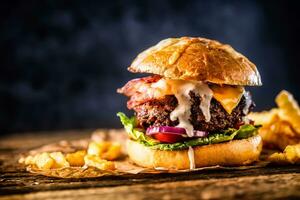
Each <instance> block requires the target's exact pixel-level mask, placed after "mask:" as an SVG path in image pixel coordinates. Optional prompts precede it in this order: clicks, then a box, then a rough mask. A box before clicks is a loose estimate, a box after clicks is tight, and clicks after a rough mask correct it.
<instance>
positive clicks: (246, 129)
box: [117, 112, 260, 151]
mask: <svg viewBox="0 0 300 200" xmlns="http://www.w3.org/2000/svg"><path fill="white" fill-rule="evenodd" d="M117 116H118V117H119V118H120V120H121V123H122V124H123V126H124V128H125V131H126V132H127V134H128V136H129V137H130V138H131V139H133V140H135V141H138V142H140V143H142V144H143V145H145V146H147V147H149V148H151V149H157V150H164V151H173V150H182V149H187V148H188V147H194V146H203V145H208V144H217V143H222V142H228V141H231V140H234V139H246V138H249V137H252V136H254V135H257V130H258V129H259V127H260V125H255V126H254V125H251V124H246V125H243V126H241V127H240V128H239V129H238V130H237V129H234V128H229V129H227V130H224V131H220V132H216V133H210V134H209V135H208V136H207V137H204V138H196V139H190V140H186V141H182V142H176V143H161V142H159V141H158V140H155V139H153V138H151V137H149V136H147V135H146V134H145V133H144V132H143V130H141V129H138V128H136V126H137V121H136V118H135V117H134V116H133V117H131V118H129V117H127V116H126V115H125V114H124V113H122V112H118V113H117Z"/></svg>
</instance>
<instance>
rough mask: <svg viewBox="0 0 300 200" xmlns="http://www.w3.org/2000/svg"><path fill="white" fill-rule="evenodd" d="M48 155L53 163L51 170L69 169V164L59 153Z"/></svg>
mask: <svg viewBox="0 0 300 200" xmlns="http://www.w3.org/2000/svg"><path fill="white" fill-rule="evenodd" d="M49 155H50V157H51V158H52V159H53V160H54V161H55V162H54V164H53V166H52V167H51V168H63V167H70V164H69V163H68V161H67V160H66V158H65V156H64V155H63V154H62V153H61V152H52V153H50V154H49Z"/></svg>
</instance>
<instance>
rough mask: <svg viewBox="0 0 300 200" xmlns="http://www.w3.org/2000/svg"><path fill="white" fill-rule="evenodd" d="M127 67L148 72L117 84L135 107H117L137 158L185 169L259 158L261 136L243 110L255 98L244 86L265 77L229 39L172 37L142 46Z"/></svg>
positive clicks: (144, 164)
mask: <svg viewBox="0 0 300 200" xmlns="http://www.w3.org/2000/svg"><path fill="white" fill-rule="evenodd" d="M128 70H129V71H130V72H133V73H143V74H148V75H146V76H145V77H142V78H137V79H133V80H131V81H129V82H128V83H127V84H125V86H123V87H122V88H120V89H118V90H117V92H118V93H120V94H123V95H126V96H127V97H129V100H128V102H127V107H128V109H130V110H133V111H134V116H133V117H127V116H126V115H125V114H124V113H121V112H119V113H118V114H117V115H118V116H119V117H120V120H121V122H122V124H123V126H124V128H125V130H126V132H127V133H128V136H129V139H128V141H127V151H128V155H129V157H130V159H131V160H132V161H133V162H134V163H136V164H137V165H139V166H142V167H148V168H155V169H177V170H184V169H195V168H199V167H208V166H216V165H219V166H238V165H247V164H250V163H252V162H254V161H257V160H258V158H259V155H260V152H261V149H262V139H261V137H260V136H259V135H258V134H257V130H258V128H259V127H258V126H255V125H254V123H253V121H251V120H249V119H247V117H246V116H247V114H248V112H249V111H251V109H252V108H253V107H254V103H253V101H252V98H251V94H250V93H249V91H247V90H246V89H245V86H260V85H262V83H261V78H260V75H259V72H258V71H257V69H256V66H255V65H254V64H253V63H252V62H250V61H249V60H248V59H247V58H246V57H245V56H243V55H242V54H240V53H238V52H237V51H235V50H234V49H233V48H232V47H231V46H229V45H225V44H222V43H220V42H218V41H215V40H209V39H205V38H200V37H181V38H169V39H165V40H162V41H161V42H159V43H158V44H156V45H155V46H153V47H150V48H149V49H147V50H145V51H143V52H142V53H140V54H139V55H138V56H137V58H136V59H135V60H134V61H133V63H132V64H131V66H130V67H129V68H128Z"/></svg>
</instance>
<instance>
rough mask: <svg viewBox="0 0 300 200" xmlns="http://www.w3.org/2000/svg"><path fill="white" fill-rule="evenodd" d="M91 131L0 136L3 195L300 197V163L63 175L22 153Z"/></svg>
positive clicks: (92, 197) (45, 198)
mask: <svg viewBox="0 0 300 200" xmlns="http://www.w3.org/2000/svg"><path fill="white" fill-rule="evenodd" d="M89 134H90V131H67V132H66V131H65V132H43V133H39V134H37V133H35V134H30V133H28V134H18V135H10V136H5V137H3V136H2V137H1V138H0V199H43V200H47V199H64V200H67V199H80V200H83V199H94V198H96V197H97V198H99V199H150V200H153V199H224V198H238V199H287V198H288V199H291V198H294V199H300V167H299V166H288V167H267V168H259V169H248V170H239V171H234V170H225V171H224V170H210V171H205V172H201V171H200V172H193V173H181V174H159V175H128V176H122V177H104V178H92V179H58V178H49V177H44V176H40V175H35V174H30V173H28V172H26V171H25V170H24V168H23V167H22V166H20V165H19V164H17V159H18V158H17V155H18V154H19V153H21V152H24V151H28V150H29V149H31V148H36V147H38V146H41V145H44V144H47V143H51V142H56V141H59V140H62V139H81V138H87V137H89Z"/></svg>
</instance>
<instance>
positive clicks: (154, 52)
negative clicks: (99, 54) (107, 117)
mask: <svg viewBox="0 0 300 200" xmlns="http://www.w3.org/2000/svg"><path fill="white" fill-rule="evenodd" d="M128 70H129V71H131V72H140V73H152V74H158V75H161V76H164V77H167V78H170V79H182V80H194V81H204V82H210V83H216V84H228V85H249V86H258V85H262V83H261V78H260V75H259V72H258V71H257V69H256V67H255V65H254V64H253V63H252V62H250V61H249V60H248V59H247V58H246V57H245V56H243V55H242V54H240V53H238V52H236V51H235V50H234V49H233V48H232V47H231V46H229V45H226V44H221V43H219V42H217V41H215V40H209V39H205V38H192V37H181V38H169V39H165V40H162V41H161V42H159V43H158V44H157V45H155V46H153V47H151V48H149V49H147V50H145V51H143V52H142V53H140V54H139V55H138V56H137V58H136V59H135V60H134V61H133V63H132V64H131V66H130V67H129V68H128Z"/></svg>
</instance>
